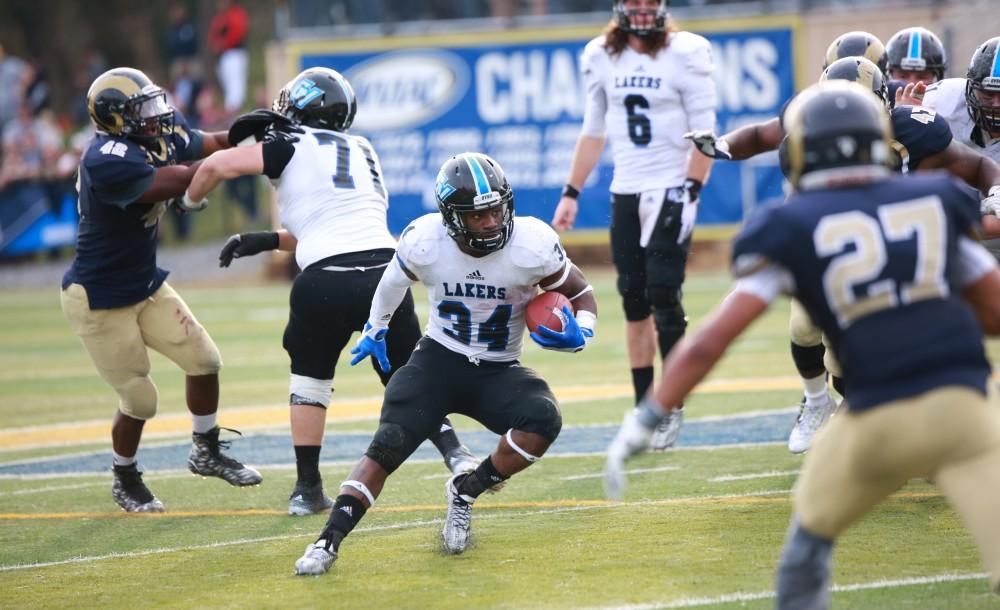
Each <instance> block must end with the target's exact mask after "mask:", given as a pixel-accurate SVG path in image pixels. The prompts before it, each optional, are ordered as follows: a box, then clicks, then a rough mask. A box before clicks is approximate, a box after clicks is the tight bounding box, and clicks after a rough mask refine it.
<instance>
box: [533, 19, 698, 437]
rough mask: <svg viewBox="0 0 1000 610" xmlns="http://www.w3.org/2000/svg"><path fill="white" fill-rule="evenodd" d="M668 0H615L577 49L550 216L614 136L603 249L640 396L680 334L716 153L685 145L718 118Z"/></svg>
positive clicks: (568, 202) (694, 38) (558, 214)
mask: <svg viewBox="0 0 1000 610" xmlns="http://www.w3.org/2000/svg"><path fill="white" fill-rule="evenodd" d="M667 4H668V2H667V1H666V0H621V1H618V2H614V3H613V5H612V9H613V18H612V20H611V22H610V23H609V24H608V27H607V29H606V30H605V32H604V34H602V35H601V36H598V37H597V38H595V39H593V40H591V41H590V42H589V43H587V46H586V48H584V50H583V55H582V57H581V58H580V68H581V71H582V72H583V80H584V82H585V83H586V86H587V101H586V107H585V110H584V117H583V128H582V130H581V132H580V137H579V138H578V139H577V143H576V150H575V151H574V153H573V160H572V161H571V162H570V169H569V176H568V178H567V181H566V186H565V187H564V189H563V194H562V198H561V199H560V200H559V204H558V206H557V207H556V210H555V214H554V215H553V218H552V226H553V227H555V228H556V230H559V231H564V230H567V229H571V228H573V224H574V222H575V221H576V216H577V210H578V204H577V198H578V197H579V195H580V191H581V190H582V189H583V187H584V183H585V182H586V180H587V176H589V175H590V173H591V172H592V171H593V169H594V166H595V165H597V161H598V160H599V159H600V157H601V152H602V151H603V150H604V143H605V140H609V141H610V142H611V148H612V153H613V157H614V177H613V179H612V180H611V187H610V190H611V255H612V259H613V260H614V264H615V269H616V271H617V272H618V292H619V294H620V295H621V297H622V306H623V309H624V311H625V320H626V322H625V343H626V349H627V351H628V361H629V367H630V368H631V372H632V386H633V390H634V392H635V400H636V402H638V401H639V399H640V398H641V397H642V396H643V394H645V393H646V390H647V389H648V388H649V386H650V384H652V383H653V364H654V359H655V356H656V351H657V347H659V352H660V357H661V358H666V357H667V354H668V353H670V350H671V348H672V347H673V346H674V344H675V343H676V342H677V341H678V340H679V339H680V338H681V337H682V336H683V335H684V331H685V329H686V328H687V315H686V314H685V312H684V305H683V303H682V300H683V298H682V297H683V294H682V290H681V288H682V286H683V283H684V277H685V267H686V265H687V258H688V252H689V251H690V249H691V234H692V231H693V230H694V225H695V218H696V217H697V214H698V196H699V193H700V192H701V187H702V185H703V184H704V183H705V181H706V180H708V174H709V170H710V168H711V165H712V160H711V159H710V158H708V157H704V156H702V155H698V154H693V153H692V150H691V145H690V144H689V143H688V142H686V141H685V140H684V138H683V134H684V133H685V132H686V131H702V130H708V131H711V130H712V129H714V127H715V106H716V90H715V82H714V81H713V80H712V70H713V64H712V52H711V45H709V43H708V41H707V40H706V39H704V38H702V37H701V36H698V35H696V34H692V33H690V32H678V31H676V30H675V29H674V28H673V26H672V24H670V15H669V13H667ZM683 413H684V411H683V410H681V409H675V410H673V411H671V416H670V418H669V419H668V420H667V421H665V422H664V423H663V425H662V426H661V427H660V429H659V430H658V431H657V435H656V438H655V439H654V441H653V448H654V449H659V450H662V449H667V448H669V447H671V446H672V445H673V444H674V443H675V442H676V440H677V436H678V434H679V432H680V429H681V424H682V421H683Z"/></svg>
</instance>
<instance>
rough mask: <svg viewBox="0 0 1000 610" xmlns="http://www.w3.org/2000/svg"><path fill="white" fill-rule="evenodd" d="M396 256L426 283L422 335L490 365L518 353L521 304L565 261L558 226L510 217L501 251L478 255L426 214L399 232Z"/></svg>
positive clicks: (521, 333) (521, 335)
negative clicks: (427, 303)
mask: <svg viewBox="0 0 1000 610" xmlns="http://www.w3.org/2000/svg"><path fill="white" fill-rule="evenodd" d="M396 256H397V260H398V261H399V263H400V264H401V265H402V266H403V268H404V269H406V270H407V271H409V272H410V273H411V274H412V275H414V276H416V277H417V279H419V280H420V281H421V282H422V283H423V284H424V285H425V286H426V287H427V298H428V299H429V300H430V305H431V311H430V315H429V318H428V321H427V335H428V336H430V337H431V338H432V339H434V340H435V341H437V342H438V343H440V344H441V345H444V346H445V347H447V348H448V349H450V350H451V351H453V352H457V353H459V354H463V355H465V356H467V357H468V358H469V360H471V361H477V360H486V361H490V362H508V361H512V360H517V358H518V357H520V355H521V350H522V347H523V343H524V308H525V306H526V305H527V304H528V301H530V300H531V299H532V298H533V297H534V296H535V294H536V293H537V292H538V287H537V286H538V283H539V282H540V281H541V280H542V279H544V278H546V277H548V276H550V275H552V274H554V273H556V272H558V271H560V270H561V269H563V267H565V266H566V265H567V264H569V258H568V257H567V256H566V254H565V252H564V251H563V249H562V246H561V245H560V244H559V236H558V235H556V233H555V231H553V230H552V229H551V228H550V227H549V226H548V225H547V224H545V223H544V222H542V221H541V220H538V219H537V218H532V217H529V216H526V217H515V218H514V230H513V233H512V234H511V237H510V240H509V241H508V242H507V244H506V245H504V247H503V248H501V249H500V250H497V251H496V252H491V253H490V254H487V255H486V256H482V257H479V258H477V257H474V256H469V255H468V254H466V253H464V252H462V251H461V250H459V248H458V244H456V243H455V240H454V239H452V238H451V237H450V236H449V235H448V231H447V229H446V228H445V226H444V224H443V223H442V222H441V215H440V214H427V215H426V216H421V217H420V218H418V219H416V220H414V221H413V222H412V223H410V225H409V226H408V227H407V228H406V229H404V230H403V233H402V235H400V237H399V247H398V249H397V250H396Z"/></svg>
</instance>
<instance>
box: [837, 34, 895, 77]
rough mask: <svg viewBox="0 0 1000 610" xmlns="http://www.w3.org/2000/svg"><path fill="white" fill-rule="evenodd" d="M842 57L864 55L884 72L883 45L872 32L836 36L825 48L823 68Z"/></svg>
mask: <svg viewBox="0 0 1000 610" xmlns="http://www.w3.org/2000/svg"><path fill="white" fill-rule="evenodd" d="M844 57H864V58H865V59H867V60H868V61H870V62H872V63H873V64H875V65H876V66H878V69H879V71H880V72H882V73H885V66H886V54H885V45H884V44H882V41H881V40H879V39H878V37H877V36H875V35H874V34H869V33H868V32H862V31H855V32H847V33H846V34H841V35H840V36H837V38H836V39H835V40H834V41H833V42H831V43H830V46H829V47H827V49H826V57H825V58H824V59H823V69H824V70H825V69H827V67H829V66H830V64H832V63H833V62H835V61H837V60H838V59H843V58H844Z"/></svg>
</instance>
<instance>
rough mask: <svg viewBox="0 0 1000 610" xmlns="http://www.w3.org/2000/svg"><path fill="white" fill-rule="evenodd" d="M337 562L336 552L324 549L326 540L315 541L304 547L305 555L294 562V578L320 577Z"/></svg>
mask: <svg viewBox="0 0 1000 610" xmlns="http://www.w3.org/2000/svg"><path fill="white" fill-rule="evenodd" d="M334 561H337V551H335V550H333V549H332V548H330V549H328V548H326V540H317V541H316V542H313V543H312V544H310V545H308V546H307V547H306V552H305V554H303V555H302V557H299V558H298V559H297V560H296V561H295V575H296V576H322V575H323V574H326V573H327V571H328V570H329V569H330V566H332V565H333V562H334Z"/></svg>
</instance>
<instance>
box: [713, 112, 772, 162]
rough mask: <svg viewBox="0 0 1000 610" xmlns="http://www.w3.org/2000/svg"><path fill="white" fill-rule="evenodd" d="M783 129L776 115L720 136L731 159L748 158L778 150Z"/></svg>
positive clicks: (740, 159)
mask: <svg viewBox="0 0 1000 610" xmlns="http://www.w3.org/2000/svg"><path fill="white" fill-rule="evenodd" d="M784 137H785V130H784V129H782V127H781V121H779V120H778V118H777V117H775V118H773V119H771V120H769V121H765V122H763V123H754V124H752V125H746V126H744V127H740V128H739V129H736V130H734V131H730V132H729V133H727V134H726V135H724V136H722V138H720V139H721V140H724V141H725V142H726V144H727V146H728V151H729V155H730V157H731V158H732V160H733V161H742V160H743V159H749V158H750V157H754V156H756V155H759V154H761V153H766V152H768V151H772V150H778V146H779V145H780V144H781V140H782V139H783V138H784Z"/></svg>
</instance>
